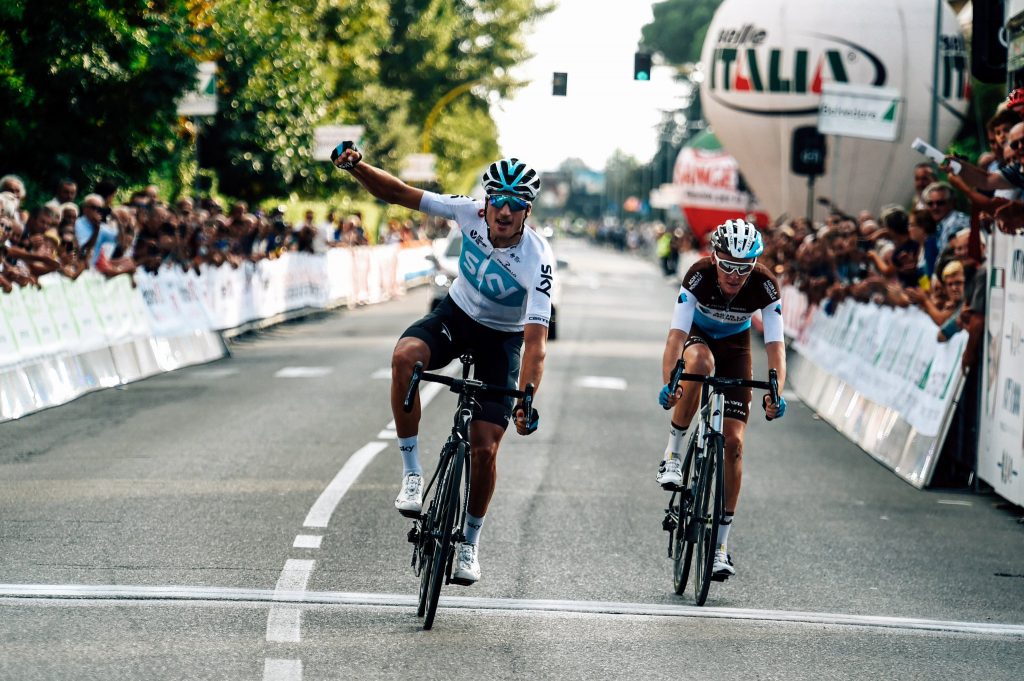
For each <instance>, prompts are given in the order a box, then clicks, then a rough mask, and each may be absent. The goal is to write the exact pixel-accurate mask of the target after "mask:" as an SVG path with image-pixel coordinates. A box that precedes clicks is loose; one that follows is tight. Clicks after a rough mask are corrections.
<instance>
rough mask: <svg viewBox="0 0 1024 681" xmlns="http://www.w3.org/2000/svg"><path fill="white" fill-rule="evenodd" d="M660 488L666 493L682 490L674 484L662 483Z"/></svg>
mask: <svg viewBox="0 0 1024 681" xmlns="http://www.w3.org/2000/svg"><path fill="white" fill-rule="evenodd" d="M661 488H662V489H663V490H665V491H666V492H681V491H682V490H683V488H682V487H680V486H679V485H677V484H676V483H674V482H666V483H663V484H662V485H661Z"/></svg>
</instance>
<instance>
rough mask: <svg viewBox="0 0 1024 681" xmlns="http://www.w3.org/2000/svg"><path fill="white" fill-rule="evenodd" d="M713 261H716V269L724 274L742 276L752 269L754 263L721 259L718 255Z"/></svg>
mask: <svg viewBox="0 0 1024 681" xmlns="http://www.w3.org/2000/svg"><path fill="white" fill-rule="evenodd" d="M715 261H716V262H717V263H718V269H720V270H722V271H723V272H725V273H726V274H738V275H740V276H743V275H744V274H748V273H749V272H750V271H751V270H753V269H754V263H752V262H733V261H732V260H722V259H721V258H719V257H718V256H715Z"/></svg>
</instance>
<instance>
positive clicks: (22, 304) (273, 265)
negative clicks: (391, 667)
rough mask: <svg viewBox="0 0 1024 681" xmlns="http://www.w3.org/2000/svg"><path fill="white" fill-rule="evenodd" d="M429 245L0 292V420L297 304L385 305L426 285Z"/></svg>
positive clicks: (209, 355)
mask: <svg viewBox="0 0 1024 681" xmlns="http://www.w3.org/2000/svg"><path fill="white" fill-rule="evenodd" d="M430 253H431V248H430V246H429V244H425V245H416V246H413V247H399V246H397V245H388V246H372V247H357V248H337V249H331V250H330V251H329V252H328V253H327V254H326V255H310V254H298V253H286V254H284V255H283V256H282V257H281V258H278V259H275V260H265V261H261V262H259V263H255V264H253V263H245V264H243V265H241V266H239V267H238V268H231V267H229V266H226V265H224V266H221V267H204V268H203V270H202V272H201V273H196V272H193V271H189V272H183V271H182V270H181V269H180V268H177V267H164V268H162V269H161V270H160V271H159V272H158V273H157V274H155V275H152V274H148V273H146V272H141V271H140V272H138V273H137V274H136V275H135V278H134V286H133V281H132V279H130V278H129V277H127V276H120V277H115V278H113V279H110V280H107V279H105V278H104V277H102V276H101V275H99V274H96V273H94V272H91V271H90V272H85V273H83V274H82V276H80V277H79V278H78V279H77V280H75V281H71V280H69V279H67V278H65V277H63V276H61V275H59V274H49V275H46V276H44V277H42V278H41V279H40V285H41V288H39V289H35V288H16V289H15V290H14V291H13V292H12V293H10V294H0V421H6V420H10V419H15V418H19V417H20V416H23V415H25V414H28V413H31V412H34V411H38V410H40V409H45V408H47V407H52V406H56V405H58V404H63V403H65V402H69V401H71V400H73V399H75V398H76V397H78V396H80V395H82V394H85V393H87V392H90V391H92V390H98V389H101V388H108V387H112V386H116V385H121V384H124V383H129V382H131V381H137V380H139V379H142V378H146V377H148V376H152V375H154V374H157V373H162V372H166V371H173V370H174V369H178V368H181V367H184V366H190V365H193V364H200V363H203V362H209V361H213V360H215V359H219V358H221V357H223V356H225V355H226V354H227V348H226V346H225V344H224V340H223V337H222V333H223V332H228V331H230V330H232V329H236V328H237V327H240V326H242V325H245V324H247V323H250V322H254V321H256V320H267V319H272V318H275V317H276V316H278V315H281V314H283V313H288V312H295V311H300V310H303V309H324V308H328V307H335V306H339V305H346V304H348V305H363V304H370V303H377V302H381V301H384V300H387V299H389V298H391V297H393V296H394V295H396V294H398V293H400V292H401V291H403V290H404V289H405V288H406V287H410V286H415V285H418V284H421V283H424V282H426V280H427V278H428V277H429V274H430V271H431V267H432V266H431V264H430V262H429V261H428V260H427V256H428V255H429V254H430Z"/></svg>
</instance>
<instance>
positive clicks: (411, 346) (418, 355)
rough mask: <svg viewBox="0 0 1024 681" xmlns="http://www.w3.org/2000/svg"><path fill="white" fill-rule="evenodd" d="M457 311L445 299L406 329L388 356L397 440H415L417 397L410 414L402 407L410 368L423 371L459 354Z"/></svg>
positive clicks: (448, 360)
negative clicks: (419, 363)
mask: <svg viewBox="0 0 1024 681" xmlns="http://www.w3.org/2000/svg"><path fill="white" fill-rule="evenodd" d="M458 311H459V310H458V308H457V307H456V306H455V304H454V303H452V302H451V299H450V298H445V299H444V300H443V301H441V304H440V305H438V306H437V307H436V308H435V309H434V310H433V312H431V313H430V314H428V315H426V316H425V317H423V318H422V319H419V320H417V321H416V322H414V323H413V324H412V326H410V327H409V328H408V329H406V330H405V332H404V333H403V334H402V337H401V338H399V339H398V343H397V344H396V345H395V350H394V352H393V353H392V355H391V413H392V414H393V415H394V417H395V430H396V431H397V433H398V437H399V438H407V437H415V436H416V434H417V433H418V432H419V422H420V398H419V395H417V396H416V401H415V402H414V403H413V408H412V411H411V412H409V413H408V414H406V413H405V410H404V409H403V408H402V402H403V401H404V400H405V395H406V393H407V392H408V391H409V379H410V377H411V376H412V369H413V366H414V365H415V364H416V362H422V363H423V366H424V368H426V369H436V368H438V367H442V366H445V365H446V364H448V363H449V362H451V361H452V359H454V358H455V357H456V355H457V354H458V353H459V351H460V349H459V348H458V346H457V343H456V339H457V338H458V334H457V328H458V324H457V320H456V319H455V316H456V314H457V312H458Z"/></svg>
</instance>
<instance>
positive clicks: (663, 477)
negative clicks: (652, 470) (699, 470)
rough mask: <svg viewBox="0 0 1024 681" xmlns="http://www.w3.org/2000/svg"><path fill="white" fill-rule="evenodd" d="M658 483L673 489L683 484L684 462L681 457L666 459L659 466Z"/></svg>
mask: <svg viewBox="0 0 1024 681" xmlns="http://www.w3.org/2000/svg"><path fill="white" fill-rule="evenodd" d="M658 484H659V485H661V486H662V487H664V488H665V489H667V490H673V489H675V488H677V487H678V486H679V485H681V484H683V462H682V461H680V460H679V459H675V458H672V459H665V460H664V461H662V462H661V467H660V468H658Z"/></svg>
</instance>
